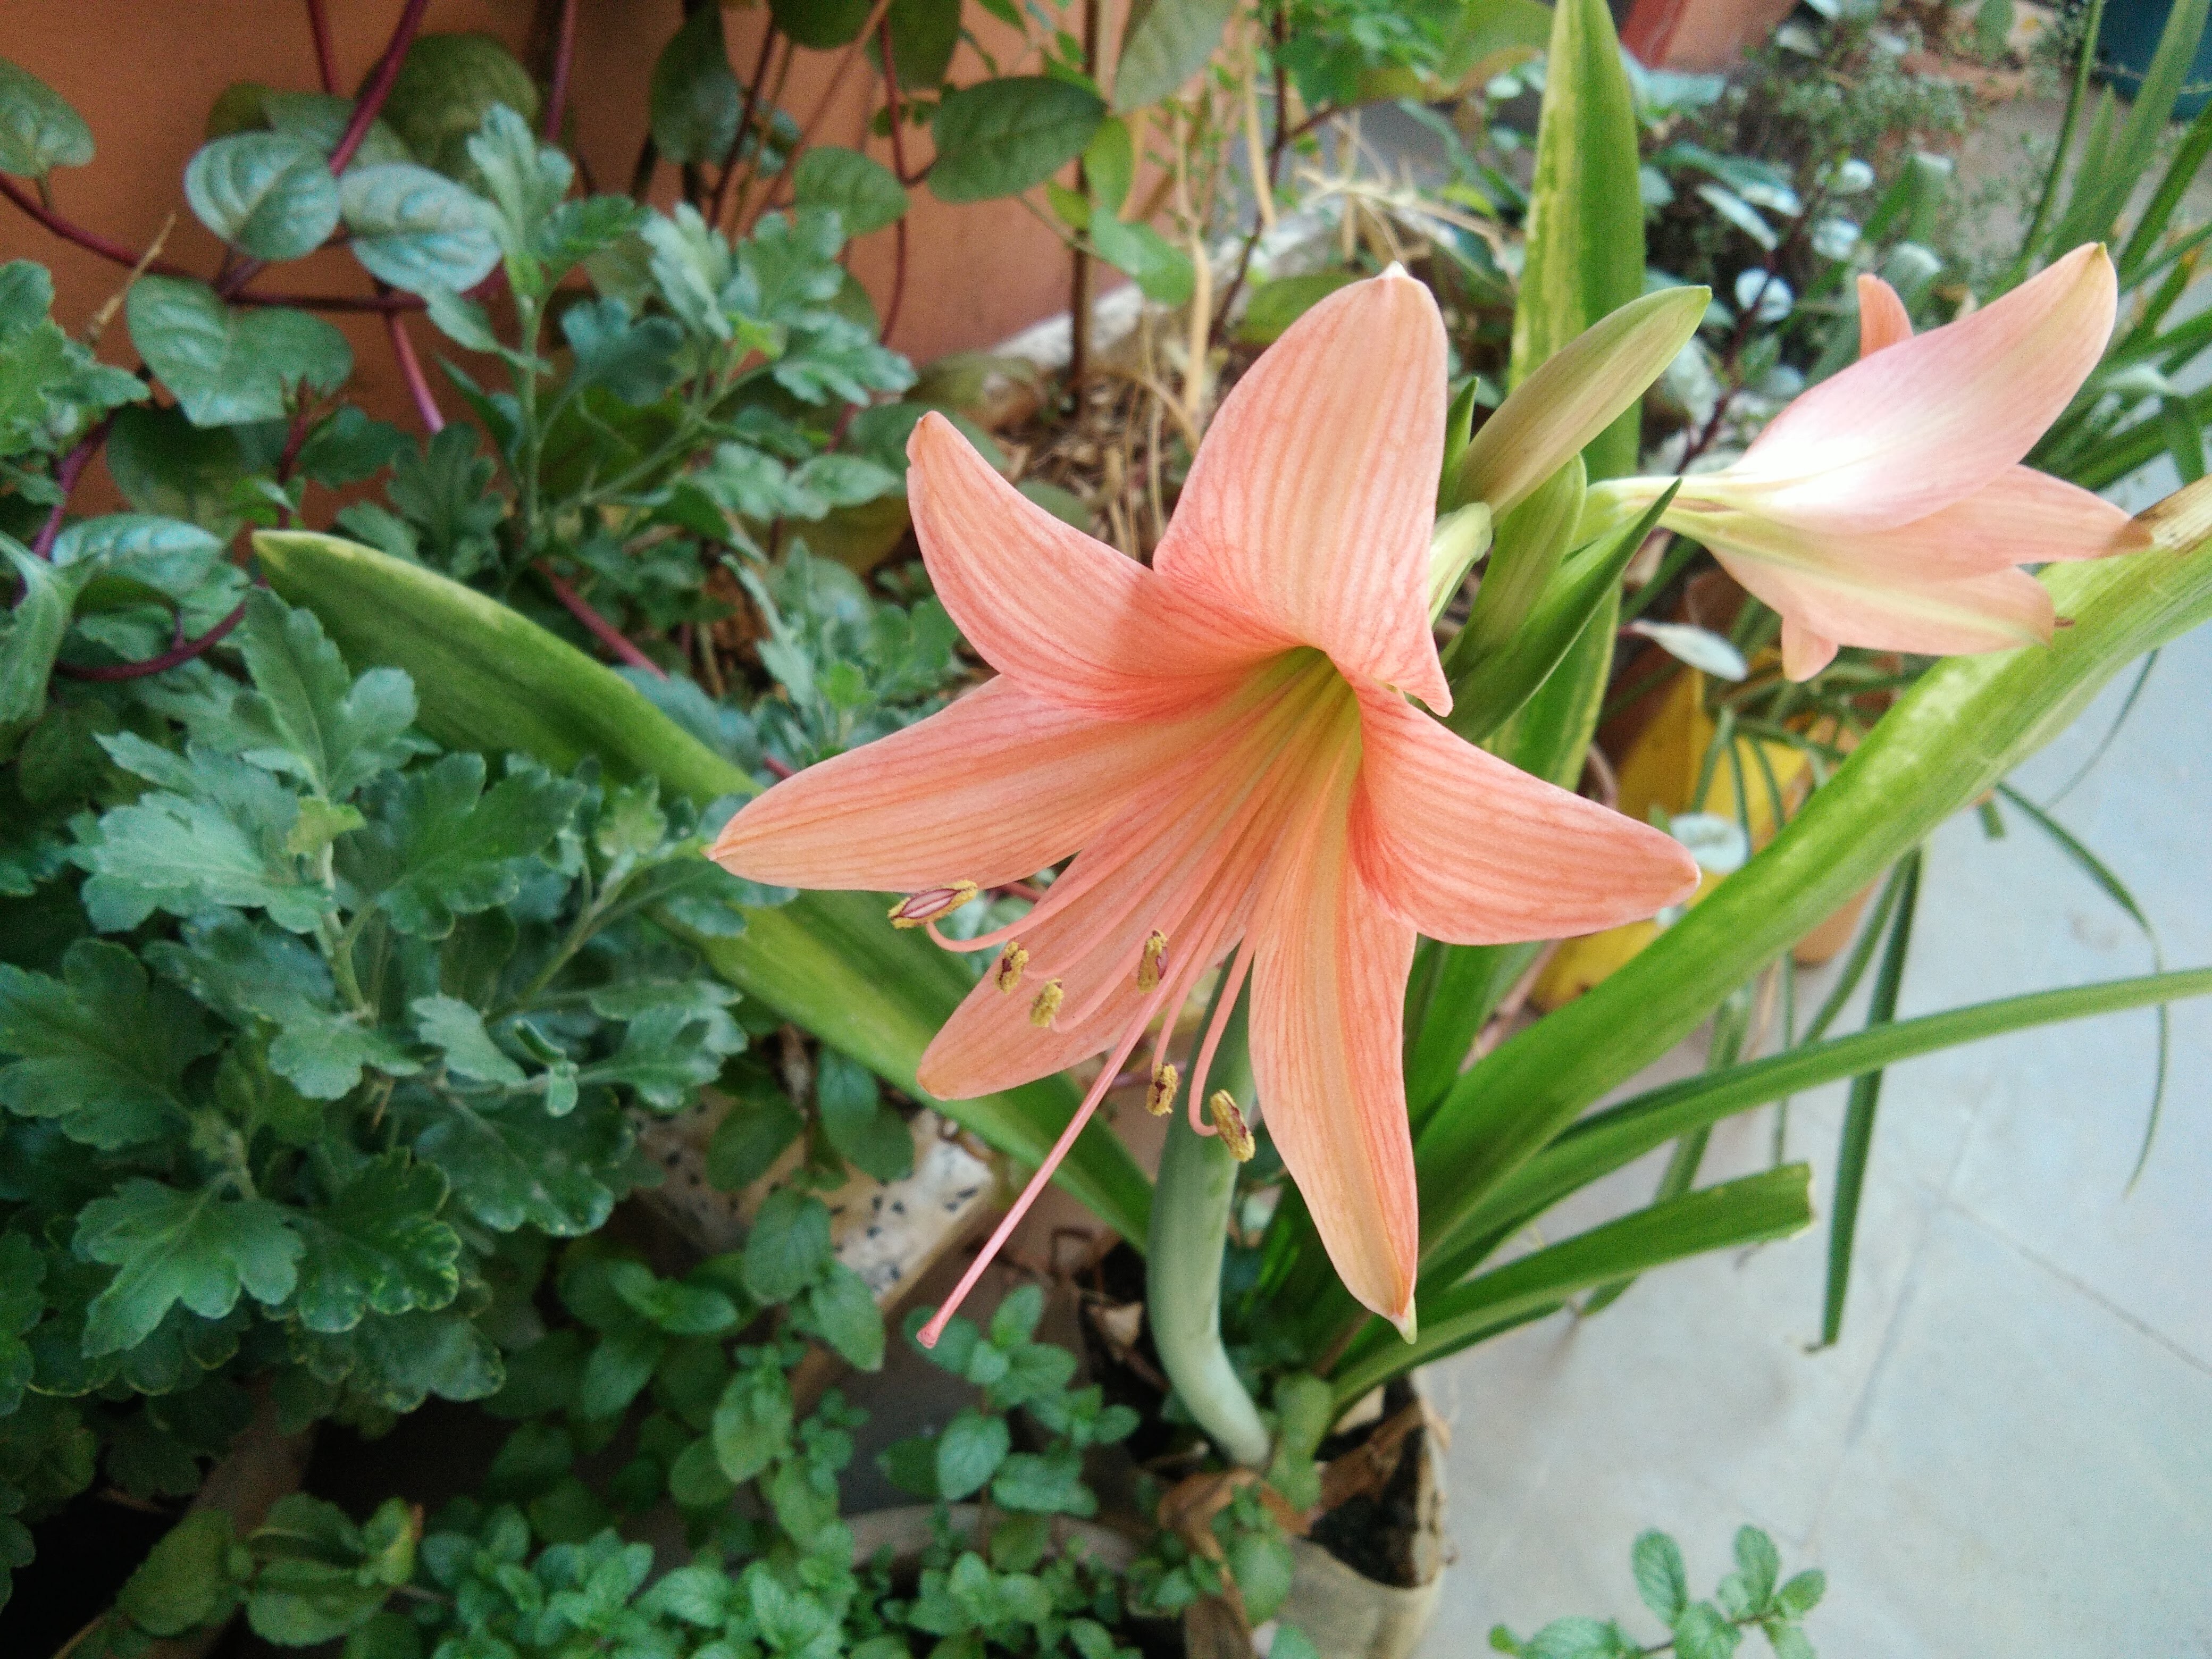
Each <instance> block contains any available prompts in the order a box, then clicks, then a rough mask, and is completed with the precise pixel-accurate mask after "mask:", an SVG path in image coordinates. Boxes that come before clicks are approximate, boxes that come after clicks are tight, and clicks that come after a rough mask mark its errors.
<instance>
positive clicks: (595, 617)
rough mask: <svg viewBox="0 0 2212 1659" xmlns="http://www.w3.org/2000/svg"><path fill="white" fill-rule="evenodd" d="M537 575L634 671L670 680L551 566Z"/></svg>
mask: <svg viewBox="0 0 2212 1659" xmlns="http://www.w3.org/2000/svg"><path fill="white" fill-rule="evenodd" d="M538 574H539V575H541V576H543V577H544V579H545V586H548V587H550V588H551V589H552V590H553V597H554V598H555V599H558V600H560V601H561V603H562V605H563V606H564V607H566V609H567V611H568V614H569V615H570V616H572V617H574V618H575V619H576V620H577V621H578V622H580V623H583V624H584V626H585V627H586V628H588V629H591V630H592V636H593V637H594V638H596V639H597V640H598V641H599V643H600V644H601V645H604V646H605V647H606V648H607V649H608V650H610V651H611V652H613V653H615V655H616V656H617V657H619V658H621V659H623V661H624V662H626V663H628V664H629V665H630V666H631V667H632V668H642V669H644V670H645V671H647V672H648V673H651V674H654V675H657V676H659V678H662V679H664V680H665V679H666V678H668V671H667V670H666V669H665V668H663V667H662V666H661V665H659V663H657V662H655V661H653V659H652V658H650V657H648V656H647V655H646V654H645V653H644V652H642V651H641V650H639V649H638V648H637V647H635V646H634V645H632V644H631V643H630V642H629V641H628V640H626V639H624V638H623V635H622V630H621V629H618V628H617V627H616V626H615V625H614V624H613V623H611V622H609V621H608V620H607V619H606V618H605V617H602V616H601V615H600V614H599V612H598V611H594V610H592V607H591V605H590V604H589V603H588V602H586V599H585V598H584V596H583V595H582V594H581V593H579V592H577V591H576V590H575V589H574V588H573V587H571V586H568V583H567V582H566V581H565V580H562V578H561V577H560V576H558V575H556V574H554V571H553V568H552V566H550V565H545V564H541V565H539V566H538Z"/></svg>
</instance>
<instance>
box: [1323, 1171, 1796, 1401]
mask: <svg viewBox="0 0 2212 1659" xmlns="http://www.w3.org/2000/svg"><path fill="white" fill-rule="evenodd" d="M1812 1220H1813V1195H1812V1171H1811V1170H1808V1168H1807V1167H1806V1166H1805V1165H1804V1164H1784V1166H1783V1167H1782V1168H1781V1169H1778V1170H1763V1171H1761V1172H1760V1173H1759V1174H1758V1175H1755V1176H1745V1177H1743V1178H1742V1179H1741V1180H1740V1181H1729V1182H1723V1183H1722V1184H1721V1185H1719V1186H1717V1187H1708V1188H1705V1189H1704V1190H1703V1191H1701V1192H1694V1193H1686V1194H1683V1195H1682V1196H1681V1197H1680V1198H1671V1199H1668V1200H1666V1201H1665V1202H1664V1203H1661V1204H1654V1205H1652V1206H1650V1208H1648V1209H1643V1210H1638V1211H1637V1212H1634V1213H1633V1214H1631V1215H1625V1216H1622V1217H1621V1218H1620V1219H1619V1220H1617V1221H1608V1222H1607V1223H1606V1224H1605V1225H1603V1226H1600V1227H1593V1228H1591V1229H1590V1231H1588V1232H1586V1233H1578V1234H1577V1235H1576V1236H1575V1237H1572V1238H1567V1239H1562V1240H1561V1241H1560V1242H1559V1243H1557V1244H1550V1245H1547V1246H1546V1247H1545V1248H1544V1249H1541V1250H1535V1251H1532V1252H1531V1253H1530V1254H1528V1255H1524V1256H1522V1258H1521V1259H1520V1260H1519V1261H1513V1262H1510V1263H1508V1264H1507V1265H1506V1266H1504V1267H1499V1268H1498V1269H1496V1270H1495V1271H1493V1272H1491V1273H1484V1274H1483V1275H1482V1276H1481V1277H1480V1278H1479V1279H1470V1280H1468V1282H1467V1283H1466V1284H1464V1285H1455V1286H1453V1287H1452V1288H1450V1289H1449V1290H1446V1291H1438V1292H1437V1293H1435V1294H1433V1295H1426V1296H1424V1297H1422V1298H1421V1301H1420V1304H1419V1306H1420V1313H1421V1333H1420V1335H1419V1337H1418V1338H1417V1339H1415V1340H1413V1341H1411V1342H1400V1341H1398V1340H1395V1337H1394V1336H1393V1335H1392V1334H1391V1333H1390V1332H1389V1329H1388V1328H1387V1327H1384V1326H1383V1325H1382V1324H1381V1323H1379V1322H1377V1323H1376V1324H1375V1325H1374V1326H1373V1327H1372V1328H1370V1330H1368V1331H1367V1332H1366V1333H1364V1334H1363V1335H1362V1337H1361V1338H1360V1340H1358V1341H1357V1342H1355V1343H1354V1344H1353V1345H1352V1347H1351V1349H1350V1350H1349V1351H1348V1352H1346V1356H1345V1358H1344V1359H1343V1361H1342V1362H1341V1363H1340V1364H1339V1365H1338V1367H1337V1368H1336V1370H1335V1373H1334V1376H1332V1377H1331V1379H1330V1380H1331V1383H1333V1385H1334V1389H1335V1391H1336V1402H1337V1404H1338V1405H1339V1406H1340V1407H1342V1406H1344V1405H1346V1404H1348V1403H1350V1402H1351V1401H1354V1400H1357V1399H1358V1398H1359V1396H1360V1395H1364V1394H1365V1393H1366V1392H1367V1391H1368V1390H1369V1389H1372V1388H1375V1387H1377V1386H1378V1385H1380V1384H1382V1383H1387V1382H1388V1381H1389V1380H1390V1379H1391V1378H1392V1377H1394V1376H1402V1375H1404V1374H1405V1373H1406V1372H1407V1371H1409V1370H1413V1368H1414V1367H1415V1366H1417V1365H1425V1364H1430V1363H1431V1361H1433V1360H1437V1359H1441V1358H1443V1357H1444V1356H1445V1355H1446V1354H1450V1353H1456V1352H1459V1350H1461V1349H1462V1348H1464V1347H1466V1346H1468V1345H1469V1344H1471V1343H1474V1342H1479V1341H1480V1340H1482V1339H1483V1338H1485V1337H1486V1336H1492V1335H1495V1334H1497V1333H1498V1332H1499V1331H1500V1330H1503V1329H1504V1328H1509V1327H1510V1326H1513V1325H1517V1324H1520V1323H1522V1322H1525V1321H1527V1320H1528V1319H1530V1318H1534V1317H1537V1316H1541V1315H1543V1314H1546V1313H1548V1312H1550V1311H1551V1310H1553V1309H1554V1308H1557V1307H1559V1305H1560V1304H1563V1303H1564V1302H1565V1301H1566V1299H1567V1298H1568V1297H1571V1296H1572V1295H1574V1294H1575V1293H1576V1292H1577V1291H1585V1290H1588V1289H1589V1288H1590V1287H1591V1286H1592V1285H1602V1284H1605V1283H1607V1282H1608V1281H1609V1280H1613V1279H1625V1278H1633V1277H1635V1276H1636V1275H1637V1274H1638V1273H1647V1272H1649V1271H1650V1269H1652V1268H1654V1267H1664V1266H1666V1264H1667V1263H1668V1262H1670V1261H1681V1260H1683V1259H1684V1258H1685V1257H1686V1256H1692V1255H1703V1254H1704V1253H1705V1251H1707V1250H1723V1249H1730V1248H1732V1247H1735V1246H1738V1245H1744V1244H1756V1243H1760V1242H1761V1241H1763V1240H1765V1239H1770V1238H1786V1237H1789V1236H1790V1234H1792V1233H1794V1232H1798V1231H1802V1230H1803V1229H1804V1228H1806V1227H1808V1226H1809V1225H1812Z"/></svg>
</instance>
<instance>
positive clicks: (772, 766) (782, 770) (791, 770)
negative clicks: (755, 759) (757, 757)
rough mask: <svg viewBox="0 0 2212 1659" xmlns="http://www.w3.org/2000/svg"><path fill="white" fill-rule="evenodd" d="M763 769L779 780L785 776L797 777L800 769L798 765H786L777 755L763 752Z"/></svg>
mask: <svg viewBox="0 0 2212 1659" xmlns="http://www.w3.org/2000/svg"><path fill="white" fill-rule="evenodd" d="M761 769H762V770H763V771H765V772H766V773H768V774H769V776H771V777H773V778H775V780H776V781H779V782H781V781H782V780H784V779H785V778H789V777H796V776H797V775H798V769H797V768H796V767H792V766H786V765H785V764H784V763H782V762H781V761H780V760H778V759H777V758H776V757H775V756H773V755H769V754H763V756H762V757H761Z"/></svg>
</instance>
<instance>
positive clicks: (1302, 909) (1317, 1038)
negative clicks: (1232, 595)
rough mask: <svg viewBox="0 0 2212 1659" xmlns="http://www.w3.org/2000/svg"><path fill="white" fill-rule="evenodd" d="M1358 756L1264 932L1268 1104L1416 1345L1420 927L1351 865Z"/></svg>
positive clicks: (1257, 1032)
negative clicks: (1410, 1125)
mask: <svg viewBox="0 0 2212 1659" xmlns="http://www.w3.org/2000/svg"><path fill="white" fill-rule="evenodd" d="M1354 752H1356V750H1353V749H1352V748H1351V747H1350V746H1347V748H1346V751H1345V753H1344V754H1343V756H1342V757H1340V763H1339V765H1338V767H1337V769H1336V771H1335V773H1334V775H1333V776H1328V777H1326V778H1322V779H1319V780H1316V783H1317V786H1318V787H1317V788H1316V793H1315V797H1314V809H1313V811H1311V813H1310V816H1309V817H1308V819H1307V821H1306V823H1305V824H1304V826H1302V828H1301V829H1299V830H1298V831H1297V832H1295V833H1293V834H1292V835H1291V836H1288V837H1286V838H1285V842H1284V844H1283V846H1282V848H1281V849H1280V851H1279V855H1278V859H1277V861H1276V862H1275V863H1274V864H1273V865H1272V866H1270V868H1269V870H1268V872H1267V886H1266V888H1265V890H1264V891H1263V893H1262V896H1261V905H1260V908H1259V910H1258V911H1257V912H1256V913H1255V916H1254V920H1253V933H1254V945H1255V951H1254V961H1253V969H1252V1066H1253V1072H1254V1075H1255V1079H1256V1081H1257V1083H1258V1085H1259V1096H1260V1106H1261V1111H1262V1112H1263V1113H1264V1114H1265V1115H1266V1119H1267V1128H1268V1131H1269V1133H1271V1134H1272V1135H1273V1137H1274V1142H1275V1146H1276V1148H1277V1149H1278V1150H1279V1152H1281V1153H1282V1155H1283V1163H1284V1165H1285V1168H1287V1169H1288V1170H1289V1171H1290V1174H1291V1179H1292V1180H1293V1181H1295V1182H1297V1187H1298V1191H1299V1193H1300V1194H1302V1195H1303V1196H1304V1200H1305V1203H1306V1208H1307V1210H1308V1211H1309V1212H1310V1213H1311V1215H1312V1217H1313V1220H1314V1225H1315V1226H1316V1228H1317V1229H1318V1230H1319V1231H1320V1233H1321V1239H1322V1244H1323V1245H1325V1246H1326V1247H1327V1248H1328V1255H1329V1260H1330V1261H1332V1262H1334V1264H1335V1267H1336V1271H1337V1273H1338V1276H1339V1277H1340V1278H1341V1279H1343V1280H1344V1285H1345V1288H1346V1290H1348V1291H1351V1292H1352V1295H1353V1296H1355V1297H1358V1299H1359V1300H1360V1301H1361V1302H1362V1303H1364V1304H1365V1305H1366V1306H1368V1307H1370V1308H1371V1309H1373V1310H1375V1311H1376V1313H1378V1314H1381V1315H1382V1316H1383V1317H1384V1318H1386V1319H1389V1320H1392V1321H1395V1322H1397V1323H1398V1325H1399V1328H1401V1330H1407V1331H1408V1332H1409V1333H1410V1328H1411V1323H1412V1319H1413V1278H1414V1270H1415V1265H1416V1261H1417V1259H1418V1256H1419V1248H1420V1206H1419V1199H1418V1196H1417V1194H1416V1193H1415V1190H1414V1184H1413V1142H1412V1138H1411V1135H1410V1133H1409V1132H1408V1130H1407V1122H1406V1085H1405V1077H1404V1074H1403V1072H1402V1070H1401V1054H1402V1050H1403V1047H1404V1033H1403V1030H1402V1014H1403V1011H1404V1005H1405V996H1406V975H1407V969H1409V968H1410V967H1411V965H1412V963H1413V937H1414V935H1413V928H1412V927H1410V926H1409V925H1408V924H1407V923H1405V922H1403V921H1399V920H1398V918H1397V917H1395V915H1392V914H1391V913H1390V912H1389V910H1388V909H1387V908H1384V907H1383V905H1381V904H1380V903H1378V902H1376V899H1375V897H1374V896H1373V895H1372V894H1370V893H1369V892H1367V891H1366V890H1365V889H1364V884H1363V883H1362V882H1361V880H1360V878H1359V874H1358V870H1357V868H1356V867H1355V866H1354V864H1353V861H1352V848H1351V836H1350V831H1349V824H1348V823H1347V815H1348V812H1349V809H1350V806H1351V796H1352V770H1353V768H1352V754H1353V753H1354Z"/></svg>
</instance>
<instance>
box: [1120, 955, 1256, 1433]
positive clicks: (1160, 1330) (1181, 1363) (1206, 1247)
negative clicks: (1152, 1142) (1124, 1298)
mask: <svg viewBox="0 0 2212 1659" xmlns="http://www.w3.org/2000/svg"><path fill="white" fill-rule="evenodd" d="M1220 994H1221V993H1220V991H1219V990H1216V992H1215V993H1214V995H1215V997H1216V998H1217V999H1218V997H1219V996H1220ZM1212 1023H1213V1014H1212V1011H1211V1010H1209V1011H1208V1012H1207V1016H1206V1026H1207V1027H1210V1026H1211V1025H1212ZM1202 1029H1203V1028H1202ZM1213 1076H1214V1079H1215V1081H1216V1083H1217V1085H1218V1086H1219V1087H1222V1088H1225V1089H1227V1090H1228V1091H1229V1092H1230V1093H1231V1095H1233V1096H1235V1097H1237V1098H1238V1099H1240V1100H1242V1101H1243V1102H1244V1103H1247V1104H1249V1103H1250V1101H1251V1098H1252V1063H1251V1059H1250V1056H1249V1053H1248V1051H1247V1048H1246V1046H1245V1008H1244V1005H1243V1003H1242V1002H1239V1003H1238V1005H1237V1008H1236V1010H1235V1012H1232V1013H1231V1015H1230V1018H1229V1024H1228V1026H1227V1027H1226V1028H1225V1030H1224V1031H1223V1033H1222V1041H1221V1047H1220V1049H1219V1051H1218V1054H1216V1055H1215V1058H1214V1061H1213ZM1236 1198H1237V1160H1236V1159H1235V1158H1232V1157H1231V1156H1230V1153H1229V1149H1228V1147H1227V1146H1225V1145H1224V1144H1223V1142H1222V1138H1221V1137H1220V1136H1218V1135H1201V1134H1200V1133H1198V1131H1197V1130H1195V1129H1194V1128H1192V1127H1191V1126H1190V1114H1189V1113H1188V1112H1186V1111H1182V1110H1179V1109H1175V1107H1174V1104H1173V1103H1170V1110H1169V1112H1168V1139H1167V1145H1166V1146H1165V1147H1164V1149H1163V1150H1162V1152H1161V1153H1160V1174H1159V1180H1158V1182H1157V1183H1156V1184H1155V1185H1154V1187H1153V1188H1152V1234H1151V1237H1150V1240H1149V1242H1148V1243H1147V1246H1146V1252H1145V1261H1146V1267H1145V1310H1146V1317H1147V1318H1149V1319H1150V1320H1151V1321H1152V1345H1153V1346H1154V1347H1155V1348H1157V1349H1158V1351H1159V1356H1160V1364H1161V1366H1162V1368H1163V1369H1164V1370H1165V1371H1166V1372H1167V1375H1168V1381H1169V1382H1170V1383H1173V1384H1174V1385H1175V1391H1176V1398H1177V1399H1179V1400H1181V1401H1182V1403H1183V1404H1184V1405H1185V1406H1186V1407H1188V1408H1189V1411H1190V1414H1191V1416H1192V1417H1193V1418H1194V1419H1197V1422H1198V1425H1199V1427H1200V1428H1201V1429H1203V1430H1205V1431H1206V1434H1207V1435H1208V1436H1210V1437H1212V1441H1213V1443H1214V1444H1215V1445H1217V1446H1218V1447H1219V1448H1220V1449H1221V1450H1222V1452H1223V1453H1224V1454H1225V1455H1226V1456H1227V1457H1228V1458H1229V1459H1230V1461H1231V1462H1234V1463H1237V1464H1241V1465H1243V1467H1244V1468H1264V1467H1265V1466H1266V1464H1267V1457H1268V1454H1269V1452H1270V1450H1271V1449H1272V1446H1273V1441H1272V1437H1270V1436H1269V1434H1268V1432H1267V1425H1266V1424H1265V1423H1264V1422H1262V1421H1261V1418H1260V1411H1259V1407H1256V1406H1255V1405H1254V1404H1253V1403H1252V1396H1251V1394H1250V1393H1249V1391H1248V1390H1247V1389H1246V1388H1245V1387H1244V1383H1243V1380H1242V1379H1241V1378H1239V1377H1238V1376H1237V1368H1236V1367H1235V1366H1234V1365H1232V1364H1230V1363H1229V1354H1228V1351H1227V1350H1226V1349H1225V1348H1224V1347H1223V1346H1222V1343H1221V1255H1222V1251H1223V1249H1224V1248H1225V1246H1226V1244H1227V1243H1228V1239H1229V1210H1230V1206H1231V1204H1233V1203H1234V1202H1235V1201H1236Z"/></svg>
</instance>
